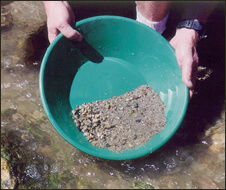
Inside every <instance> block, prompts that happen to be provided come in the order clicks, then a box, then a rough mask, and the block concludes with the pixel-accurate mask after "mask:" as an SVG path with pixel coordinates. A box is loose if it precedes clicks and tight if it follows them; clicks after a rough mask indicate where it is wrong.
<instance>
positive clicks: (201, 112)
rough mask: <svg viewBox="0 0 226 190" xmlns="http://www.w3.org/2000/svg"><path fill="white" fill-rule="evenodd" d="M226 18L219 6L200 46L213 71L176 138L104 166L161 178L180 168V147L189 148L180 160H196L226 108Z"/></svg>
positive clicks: (202, 83) (201, 56)
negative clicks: (140, 155) (196, 147)
mask: <svg viewBox="0 0 226 190" xmlns="http://www.w3.org/2000/svg"><path fill="white" fill-rule="evenodd" d="M224 21H225V20H224V10H223V8H222V7H218V8H217V9H216V10H215V11H214V12H213V14H212V15H211V16H210V18H209V22H208V23H207V35H208V37H207V39H204V40H202V41H200V43H199V45H198V52H199V59H200V66H205V67H208V68H210V69H211V70H212V71H213V72H212V74H211V76H210V77H209V78H208V79H206V80H204V81H198V82H197V84H196V91H197V94H195V95H194V96H193V98H192V99H191V100H190V103H189V106H188V109H187V113H186V116H185V118H184V121H183V123H182V124H181V127H180V129H179V130H178V131H177V132H176V134H175V135H174V136H173V138H172V139H171V140H169V141H168V143H166V144H165V145H164V146H163V147H161V148H160V149H159V150H157V151H155V152H154V153H152V154H151V155H149V156H146V157H143V158H139V159H136V160H131V161H119V162H117V161H110V160H107V161H104V160H100V163H101V164H100V167H102V164H106V165H108V166H111V167H113V168H115V169H116V170H119V171H121V172H123V173H125V174H128V175H131V176H139V174H140V175H141V174H142V173H143V172H146V174H147V175H149V176H152V177H158V176H160V175H161V174H162V172H165V171H167V170H168V169H169V170H168V171H170V167H171V169H173V168H176V165H174V164H175V163H178V162H175V159H177V158H176V157H175V154H180V153H179V152H181V151H180V150H183V149H187V150H186V151H182V152H183V153H182V154H181V155H180V156H179V158H178V159H180V160H184V161H185V162H184V164H185V165H187V164H188V165H189V164H191V163H192V160H189V159H187V158H189V156H190V155H192V154H193V152H192V150H191V147H192V146H194V145H195V144H197V143H199V142H200V139H201V137H202V136H203V135H204V132H205V130H207V129H208V128H209V127H211V124H214V123H215V121H216V120H217V119H219V118H220V117H221V114H222V112H223V110H224V103H225V99H224V98H225V94H224V93H225V66H224V63H225V55H224V52H225V47H224V46H225V40H224V34H225V22H224ZM212 26H214V28H213V27H212ZM216 31H217V35H216ZM186 160H187V161H186ZM125 168H126V170H125ZM177 168H178V167H177ZM128 170H129V171H128ZM125 171H126V172H125Z"/></svg>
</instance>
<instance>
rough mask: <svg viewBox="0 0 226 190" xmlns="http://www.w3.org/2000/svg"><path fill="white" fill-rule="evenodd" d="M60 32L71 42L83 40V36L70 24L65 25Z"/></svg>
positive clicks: (60, 28)
mask: <svg viewBox="0 0 226 190" xmlns="http://www.w3.org/2000/svg"><path fill="white" fill-rule="evenodd" d="M58 30H59V31H60V32H61V33H62V34H63V35H64V36H65V37H66V38H69V39H71V40H77V41H81V40H82V35H81V34H80V33H79V32H78V31H77V30H74V29H73V28H72V27H71V26H70V25H69V24H68V23H64V25H61V26H60V27H59V28H58Z"/></svg>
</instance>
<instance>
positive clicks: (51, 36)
mask: <svg viewBox="0 0 226 190" xmlns="http://www.w3.org/2000/svg"><path fill="white" fill-rule="evenodd" d="M58 34H59V31H58V30H57V29H56V28H53V29H48V39H49V42H50V43H52V41H53V40H54V39H55V38H56V37H57V35H58Z"/></svg>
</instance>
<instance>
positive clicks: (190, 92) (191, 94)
mask: <svg viewBox="0 0 226 190" xmlns="http://www.w3.org/2000/svg"><path fill="white" fill-rule="evenodd" d="M192 96H193V90H191V89H190V90H189V98H190V99H191V98H192Z"/></svg>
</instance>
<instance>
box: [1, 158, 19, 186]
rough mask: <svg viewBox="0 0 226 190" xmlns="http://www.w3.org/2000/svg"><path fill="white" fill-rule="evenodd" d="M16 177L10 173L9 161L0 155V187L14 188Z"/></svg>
mask: <svg viewBox="0 0 226 190" xmlns="http://www.w3.org/2000/svg"><path fill="white" fill-rule="evenodd" d="M15 186H16V178H15V177H14V176H13V175H11V171H10V166H9V162H8V161H7V160H6V159H5V158H2V157H1V189H14V188H15Z"/></svg>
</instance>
